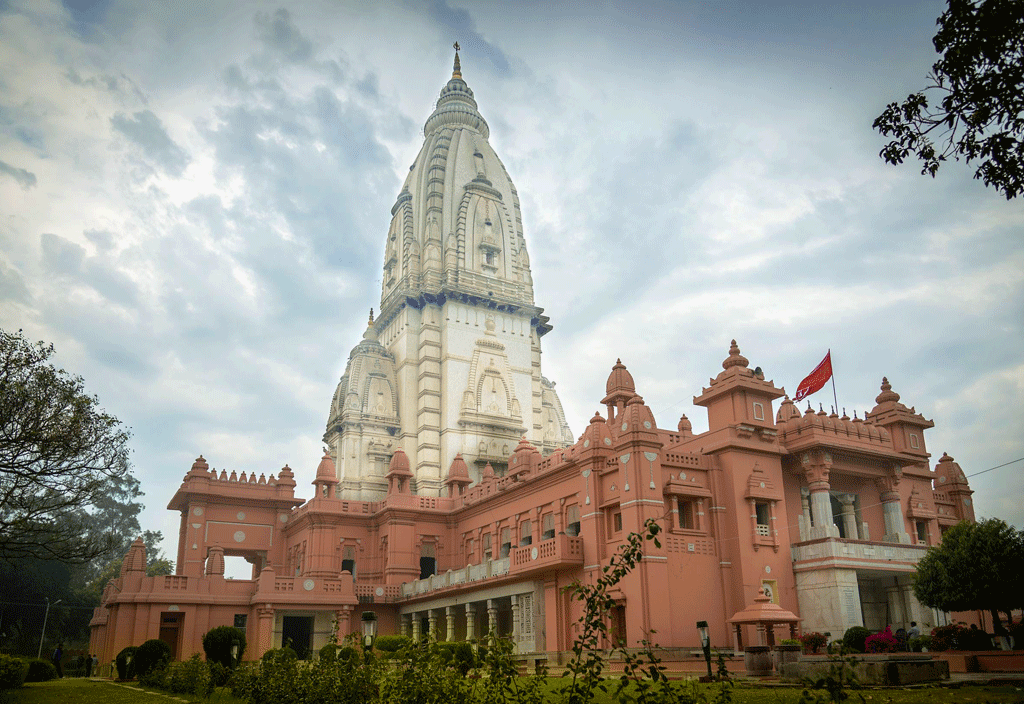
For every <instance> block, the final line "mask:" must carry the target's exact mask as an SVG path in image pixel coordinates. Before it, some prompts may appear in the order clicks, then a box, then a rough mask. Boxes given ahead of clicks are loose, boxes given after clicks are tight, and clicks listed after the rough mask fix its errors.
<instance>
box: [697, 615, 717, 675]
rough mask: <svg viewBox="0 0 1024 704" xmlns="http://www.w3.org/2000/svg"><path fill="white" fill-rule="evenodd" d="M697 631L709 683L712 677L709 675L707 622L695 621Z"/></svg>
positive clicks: (709, 643)
mask: <svg viewBox="0 0 1024 704" xmlns="http://www.w3.org/2000/svg"><path fill="white" fill-rule="evenodd" d="M697 631H698V632H699V633H700V647H701V649H703V650H704V660H705V661H706V662H707V664H708V679H707V681H708V682H710V681H711V680H713V679H714V675H712V674H711V633H710V632H709V631H708V622H707V621H697Z"/></svg>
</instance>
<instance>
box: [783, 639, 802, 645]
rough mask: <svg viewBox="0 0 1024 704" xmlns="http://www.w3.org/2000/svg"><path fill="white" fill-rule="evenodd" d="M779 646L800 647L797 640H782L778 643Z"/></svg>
mask: <svg viewBox="0 0 1024 704" xmlns="http://www.w3.org/2000/svg"><path fill="white" fill-rule="evenodd" d="M779 645H800V639H799V638H783V639H782V640H780V641H779Z"/></svg>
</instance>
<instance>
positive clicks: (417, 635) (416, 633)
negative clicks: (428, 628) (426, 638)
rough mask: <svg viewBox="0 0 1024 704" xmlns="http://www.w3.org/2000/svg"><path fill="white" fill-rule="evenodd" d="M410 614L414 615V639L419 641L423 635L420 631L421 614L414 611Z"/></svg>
mask: <svg viewBox="0 0 1024 704" xmlns="http://www.w3.org/2000/svg"><path fill="white" fill-rule="evenodd" d="M410 616H412V639H413V640H414V641H416V642H419V640H420V638H422V637H423V636H422V634H421V633H420V630H421V627H420V615H419V614H418V613H416V612H415V611H414V612H412V614H410Z"/></svg>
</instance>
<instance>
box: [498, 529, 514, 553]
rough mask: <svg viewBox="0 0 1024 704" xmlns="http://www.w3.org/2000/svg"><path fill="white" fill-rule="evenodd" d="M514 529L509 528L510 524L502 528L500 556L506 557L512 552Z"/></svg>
mask: <svg viewBox="0 0 1024 704" xmlns="http://www.w3.org/2000/svg"><path fill="white" fill-rule="evenodd" d="M511 536H512V531H511V530H509V528H508V526H506V527H504V528H502V529H501V552H500V553H499V555H498V556H499V557H500V558H502V559H504V558H506V557H508V554H509V553H510V552H512V537H511Z"/></svg>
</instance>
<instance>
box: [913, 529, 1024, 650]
mask: <svg viewBox="0 0 1024 704" xmlns="http://www.w3.org/2000/svg"><path fill="white" fill-rule="evenodd" d="M1021 584H1024V531H1018V530H1017V529H1015V528H1014V527H1013V526H1010V525H1007V524H1006V523H1005V522H1004V521H1001V520H999V519H998V518H989V519H987V520H985V521H982V522H980V523H970V522H967V521H963V522H961V523H958V524H957V525H955V526H953V527H952V528H950V529H949V530H948V531H946V532H945V533H944V534H943V536H942V543H941V544H940V545H939V546H938V547H933V548H930V549H929V550H928V552H927V553H926V554H925V556H924V557H923V558H921V561H920V562H919V563H917V575H916V576H915V578H914V596H916V597H917V600H918V601H919V602H921V603H922V604H924V605H925V606H930V607H932V608H936V609H942V610H943V611H969V610H972V609H982V610H985V611H989V612H990V613H991V614H992V623H993V628H994V629H995V632H996V633H997V634H999V635H1006V631H1005V629H1004V628H1003V625H1002V622H1001V620H1000V618H999V612H1003V613H1004V614H1006V615H1007V618H1009V616H1010V612H1011V611H1013V610H1014V609H1017V608H1020V607H1021V606H1024V591H1021V586H1020V585H1021Z"/></svg>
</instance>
